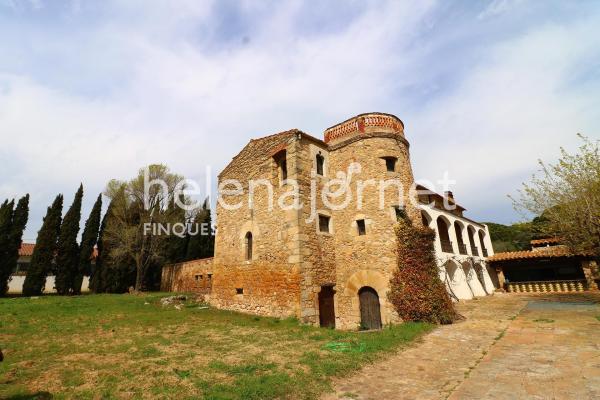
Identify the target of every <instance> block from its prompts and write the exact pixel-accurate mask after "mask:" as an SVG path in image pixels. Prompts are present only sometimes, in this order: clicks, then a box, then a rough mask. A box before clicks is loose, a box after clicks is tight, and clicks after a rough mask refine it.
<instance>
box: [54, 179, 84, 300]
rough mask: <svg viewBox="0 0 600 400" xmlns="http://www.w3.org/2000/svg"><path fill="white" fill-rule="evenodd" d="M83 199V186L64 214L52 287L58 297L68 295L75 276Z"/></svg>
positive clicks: (80, 186)
mask: <svg viewBox="0 0 600 400" xmlns="http://www.w3.org/2000/svg"><path fill="white" fill-rule="evenodd" d="M82 198H83V185H79V189H78V190H77V193H75V198H74V199H73V204H71V207H69V210H68V211H67V213H66V214H65V218H64V219H63V222H62V225H61V226H60V234H59V236H58V244H57V249H56V280H55V282H54V285H55V287H56V291H57V292H58V294H60V295H65V294H70V293H71V289H72V287H73V280H74V279H75V276H76V275H77V273H78V271H77V268H78V264H79V245H78V244H77V235H78V234H79V221H80V220H81V199H82Z"/></svg>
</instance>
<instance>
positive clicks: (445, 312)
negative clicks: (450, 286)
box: [388, 220, 458, 324]
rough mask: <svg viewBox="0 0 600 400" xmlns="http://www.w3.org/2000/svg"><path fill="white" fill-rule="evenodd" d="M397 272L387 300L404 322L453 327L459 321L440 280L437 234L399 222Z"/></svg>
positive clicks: (391, 281) (402, 221)
mask: <svg viewBox="0 0 600 400" xmlns="http://www.w3.org/2000/svg"><path fill="white" fill-rule="evenodd" d="M395 230H396V236H397V238H398V242H397V243H398V248H397V254H398V269H397V270H396V271H395V272H394V274H393V276H392V279H391V280H390V291H389V293H388V300H389V301H390V303H392V304H393V305H394V307H395V309H396V311H397V312H398V314H399V315H400V317H401V318H402V319H403V320H404V321H425V322H432V323H441V324H450V323H452V322H453V321H455V320H456V319H457V318H458V314H457V313H456V311H455V310H454V306H453V304H452V300H450V296H448V292H446V288H445V287H444V284H443V283H442V281H441V280H440V278H439V273H438V266H437V262H436V257H435V251H434V247H433V242H434V240H435V232H434V231H433V230H432V229H430V228H427V227H421V226H418V227H415V226H413V225H412V224H411V223H410V221H405V220H400V221H399V222H398V225H397V226H396V228H395Z"/></svg>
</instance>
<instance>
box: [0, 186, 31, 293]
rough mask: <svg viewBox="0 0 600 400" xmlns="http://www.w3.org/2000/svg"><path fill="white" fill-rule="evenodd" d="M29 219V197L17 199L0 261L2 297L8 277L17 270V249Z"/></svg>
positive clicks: (6, 286)
mask: <svg viewBox="0 0 600 400" xmlns="http://www.w3.org/2000/svg"><path fill="white" fill-rule="evenodd" d="M28 218H29V195H28V194H26V195H25V196H23V197H21V198H20V199H19V202H18V203H17V207H16V208H15V211H14V212H13V215H12V224H11V229H10V234H9V239H8V247H7V251H6V254H5V255H4V257H3V260H0V263H1V264H0V296H3V295H5V294H6V292H7V291H8V282H9V281H10V275H11V274H12V273H13V271H15V269H16V268H17V262H18V260H19V249H20V248H21V240H22V238H23V231H24V230H25V226H26V225H27V220H28Z"/></svg>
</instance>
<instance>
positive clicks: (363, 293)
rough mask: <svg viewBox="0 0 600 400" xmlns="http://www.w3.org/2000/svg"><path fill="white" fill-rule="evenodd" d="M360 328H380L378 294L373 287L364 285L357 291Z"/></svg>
mask: <svg viewBox="0 0 600 400" xmlns="http://www.w3.org/2000/svg"><path fill="white" fill-rule="evenodd" d="M358 298H359V300H360V327H361V329H381V312H380V310H379V296H378V295H377V292H376V291H375V289H373V288H371V287H368V286H365V287H363V288H362V289H360V290H359V291H358Z"/></svg>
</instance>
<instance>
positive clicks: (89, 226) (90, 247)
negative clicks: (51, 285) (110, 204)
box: [72, 194, 102, 294]
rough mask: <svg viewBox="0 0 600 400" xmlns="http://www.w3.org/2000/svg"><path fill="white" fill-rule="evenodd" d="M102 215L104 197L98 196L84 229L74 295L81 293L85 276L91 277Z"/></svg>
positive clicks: (74, 283)
mask: <svg viewBox="0 0 600 400" xmlns="http://www.w3.org/2000/svg"><path fill="white" fill-rule="evenodd" d="M101 213H102V195H101V194H100V195H98V198H97V199H96V202H95V203H94V207H92V211H91V212H90V216H89V217H88V219H87V221H86V222H85V228H83V234H82V235H81V245H80V246H79V266H78V268H77V273H76V275H75V278H74V279H73V288H72V290H73V293H74V294H80V293H81V283H82V282H83V277H84V275H88V276H90V274H91V265H92V255H93V253H94V246H95V245H96V242H97V241H98V229H99V228H100V214H101Z"/></svg>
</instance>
